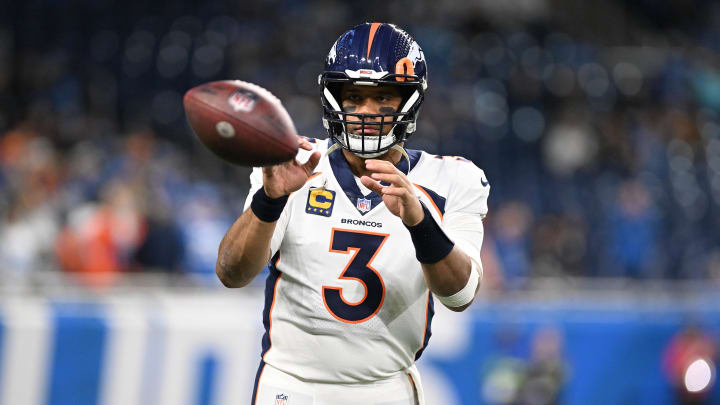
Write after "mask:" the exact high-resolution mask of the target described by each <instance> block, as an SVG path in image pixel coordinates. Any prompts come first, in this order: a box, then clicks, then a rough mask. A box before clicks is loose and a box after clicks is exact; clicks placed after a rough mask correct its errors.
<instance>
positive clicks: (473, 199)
mask: <svg viewBox="0 0 720 405" xmlns="http://www.w3.org/2000/svg"><path fill="white" fill-rule="evenodd" d="M453 163H454V166H455V168H454V169H455V173H452V175H451V176H452V178H453V179H456V180H455V181H454V182H453V186H452V188H451V189H450V193H449V195H448V200H447V206H446V207H445V210H446V211H445V215H444V217H443V221H442V228H443V230H444V231H445V232H446V234H447V235H448V237H449V238H450V239H451V240H452V241H453V242H455V245H456V246H457V247H459V248H460V249H461V250H462V251H463V252H464V253H465V254H467V255H468V256H470V258H472V259H473V260H475V262H476V263H477V264H478V265H481V262H480V248H481V247H482V241H483V233H484V229H483V222H482V221H483V218H485V215H486V214H487V211H488V207H487V199H488V195H489V193H490V184H489V183H488V181H487V178H486V177H485V173H484V172H483V171H482V170H481V169H480V168H478V167H477V166H475V165H474V164H473V163H472V162H469V161H464V160H461V161H454V162H453Z"/></svg>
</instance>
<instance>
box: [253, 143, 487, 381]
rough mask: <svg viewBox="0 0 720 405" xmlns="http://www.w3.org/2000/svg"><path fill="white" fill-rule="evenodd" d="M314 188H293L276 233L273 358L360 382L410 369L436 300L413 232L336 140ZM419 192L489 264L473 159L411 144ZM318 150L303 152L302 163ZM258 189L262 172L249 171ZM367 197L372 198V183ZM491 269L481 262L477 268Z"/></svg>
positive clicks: (270, 307)
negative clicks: (360, 176) (366, 183)
mask: <svg viewBox="0 0 720 405" xmlns="http://www.w3.org/2000/svg"><path fill="white" fill-rule="evenodd" d="M310 141H311V142H313V147H314V150H317V151H319V152H320V153H322V154H323V156H322V158H321V160H320V163H319V164H318V166H317V167H316V168H315V172H314V174H313V175H312V177H310V179H309V180H308V181H307V182H306V183H305V185H304V186H303V187H302V188H300V189H299V190H298V191H296V192H294V193H292V194H291V195H290V197H289V199H288V202H287V205H286V206H285V209H284V211H283V213H282V216H281V217H280V219H279V220H278V222H277V225H276V227H275V233H274V235H273V238H272V241H271V246H270V247H271V250H272V254H273V258H272V261H271V264H270V275H269V277H268V279H267V282H266V283H267V284H266V299H265V310H264V311H263V320H264V324H265V329H266V333H265V336H264V338H263V357H262V359H263V361H264V362H266V363H268V364H270V365H272V366H274V367H276V368H277V369H280V370H282V371H284V372H286V373H288V374H291V375H294V376H297V377H298V378H300V379H304V380H309V381H318V382H335V383H355V382H367V381H375V380H379V379H383V378H388V377H391V376H393V375H395V374H397V373H398V372H401V371H403V370H405V369H407V368H408V367H410V366H411V365H412V364H413V362H414V361H415V360H416V359H417V358H418V357H419V356H420V354H421V352H422V351H423V350H424V348H425V346H426V345H427V343H428V340H429V338H430V323H431V320H432V316H433V313H434V310H433V297H432V294H431V293H430V291H429V289H428V287H427V285H426V283H425V279H424V276H423V271H422V268H421V266H420V263H419V262H418V261H417V259H416V258H415V248H414V246H413V243H412V240H411V239H410V233H409V232H408V231H407V229H406V228H405V226H404V225H403V223H402V221H401V220H400V218H399V217H397V216H395V215H393V214H392V213H390V211H389V210H388V209H387V208H386V207H385V204H384V203H383V202H382V198H381V197H380V196H379V195H377V194H375V193H370V191H369V190H368V189H365V187H364V186H362V185H361V184H359V181H358V180H357V178H356V177H355V176H354V175H353V174H352V172H351V171H350V168H349V166H348V164H347V161H346V160H345V158H344V156H343V153H342V151H341V150H336V151H334V152H332V153H330V154H329V155H326V154H325V152H326V151H327V149H328V146H329V145H330V144H331V141H330V140H314V139H311V140H310ZM407 152H408V155H409V157H410V162H408V161H407V160H406V159H402V160H401V161H400V163H398V165H397V167H398V168H399V169H400V170H401V171H403V172H404V173H408V163H409V168H410V170H409V174H408V178H409V180H410V181H411V182H412V183H414V184H415V186H416V190H415V191H416V194H417V196H418V197H419V198H420V200H421V201H422V202H423V203H424V204H425V205H426V206H427V207H428V209H429V210H430V212H431V213H432V215H433V217H434V219H435V220H436V221H437V222H438V223H439V224H441V227H442V229H443V230H444V231H445V233H446V234H447V235H448V237H449V238H450V239H451V240H452V241H453V242H455V246H456V247H457V248H460V249H462V250H463V251H464V252H465V253H466V254H467V255H469V256H470V257H471V258H472V259H473V260H475V262H477V263H478V264H479V263H480V246H481V244H482V239H483V225H482V218H483V217H484V216H485V214H486V212H487V197H488V192H489V191H490V186H489V185H488V182H487V180H486V177H485V175H484V173H483V171H482V170H480V169H479V168H477V167H476V166H475V165H474V164H473V163H472V162H470V161H469V160H466V159H463V158H459V157H440V156H435V155H431V154H428V153H426V152H421V151H415V150H410V149H408V150H407ZM309 155H310V152H308V151H304V150H301V152H300V154H299V155H298V160H300V161H301V162H302V161H304V160H306V159H307V158H308V157H309ZM250 178H251V189H250V193H249V195H248V199H247V202H246V204H245V208H246V209H247V207H248V206H249V204H250V201H251V200H252V195H253V194H254V193H255V192H256V191H257V190H258V189H259V188H260V187H262V171H261V169H259V168H256V169H255V170H254V171H253V173H252V174H251V176H250ZM363 189H364V190H365V193H368V194H367V195H364V193H363V191H362V190H363ZM479 270H481V269H479Z"/></svg>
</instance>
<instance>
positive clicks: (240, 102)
mask: <svg viewBox="0 0 720 405" xmlns="http://www.w3.org/2000/svg"><path fill="white" fill-rule="evenodd" d="M257 98H258V96H257V95H256V94H255V93H251V92H249V91H246V90H237V91H235V92H234V93H233V94H232V95H230V98H229V99H228V104H230V107H232V109H233V110H235V112H238V111H244V112H250V111H252V110H253V108H255V103H256V102H257Z"/></svg>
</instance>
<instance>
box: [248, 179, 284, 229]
mask: <svg viewBox="0 0 720 405" xmlns="http://www.w3.org/2000/svg"><path fill="white" fill-rule="evenodd" d="M288 197H289V196H287V195H286V196H282V197H280V198H270V197H268V195H267V194H265V187H260V189H259V190H258V191H257V192H256V193H255V195H254V196H253V199H252V202H251V203H250V209H251V210H252V211H253V213H254V214H255V216H256V217H258V218H259V219H260V220H261V221H263V222H275V221H277V220H278V218H280V214H282V212H283V208H285V204H286V203H287V200H288Z"/></svg>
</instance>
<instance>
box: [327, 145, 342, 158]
mask: <svg viewBox="0 0 720 405" xmlns="http://www.w3.org/2000/svg"><path fill="white" fill-rule="evenodd" d="M338 149H340V144H339V143H337V142H336V143H334V144H332V145H330V147H329V148H328V150H326V151H325V156H327V155H329V154H331V153H333V152H335V151H336V150H338Z"/></svg>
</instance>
